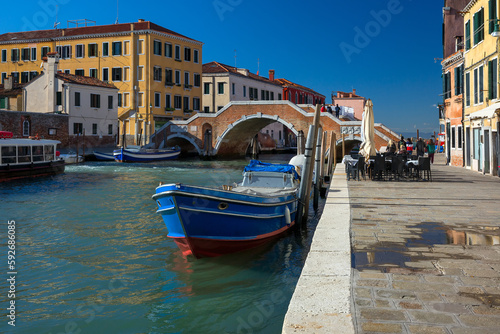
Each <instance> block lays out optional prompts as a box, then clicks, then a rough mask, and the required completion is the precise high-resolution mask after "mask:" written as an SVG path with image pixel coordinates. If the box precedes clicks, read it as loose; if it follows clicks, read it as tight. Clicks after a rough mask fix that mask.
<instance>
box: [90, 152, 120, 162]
mask: <svg viewBox="0 0 500 334" xmlns="http://www.w3.org/2000/svg"><path fill="white" fill-rule="evenodd" d="M94 156H95V158H96V159H97V160H100V161H115V157H114V156H113V154H112V153H102V152H96V151H94Z"/></svg>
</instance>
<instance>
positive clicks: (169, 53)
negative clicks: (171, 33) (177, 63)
mask: <svg viewBox="0 0 500 334" xmlns="http://www.w3.org/2000/svg"><path fill="white" fill-rule="evenodd" d="M165 57H167V58H172V44H170V43H165Z"/></svg>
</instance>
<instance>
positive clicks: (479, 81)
mask: <svg viewBox="0 0 500 334" xmlns="http://www.w3.org/2000/svg"><path fill="white" fill-rule="evenodd" d="M480 103H483V66H480V67H479V68H476V69H474V104H480Z"/></svg>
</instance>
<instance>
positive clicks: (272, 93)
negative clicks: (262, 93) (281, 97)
mask: <svg viewBox="0 0 500 334" xmlns="http://www.w3.org/2000/svg"><path fill="white" fill-rule="evenodd" d="M271 100H274V92H271Z"/></svg>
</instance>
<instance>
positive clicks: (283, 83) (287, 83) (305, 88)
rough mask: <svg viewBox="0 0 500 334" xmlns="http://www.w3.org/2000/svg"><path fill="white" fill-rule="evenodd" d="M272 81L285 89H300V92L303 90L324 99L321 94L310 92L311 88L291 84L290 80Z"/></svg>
mask: <svg viewBox="0 0 500 334" xmlns="http://www.w3.org/2000/svg"><path fill="white" fill-rule="evenodd" d="M274 81H275V82H277V83H279V84H280V85H281V86H285V87H286V86H292V87H295V88H298V89H301V90H304V91H308V92H310V93H313V94H316V95H319V96H323V97H325V96H324V95H323V94H320V93H318V92H316V91H314V90H312V89H311V88H307V87H305V86H302V85H299V84H296V83H294V82H291V81H290V80H287V79H283V78H280V79H274Z"/></svg>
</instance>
